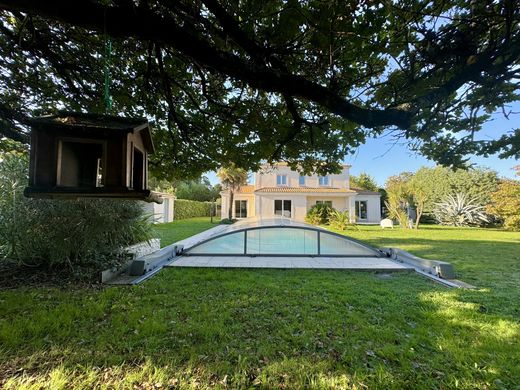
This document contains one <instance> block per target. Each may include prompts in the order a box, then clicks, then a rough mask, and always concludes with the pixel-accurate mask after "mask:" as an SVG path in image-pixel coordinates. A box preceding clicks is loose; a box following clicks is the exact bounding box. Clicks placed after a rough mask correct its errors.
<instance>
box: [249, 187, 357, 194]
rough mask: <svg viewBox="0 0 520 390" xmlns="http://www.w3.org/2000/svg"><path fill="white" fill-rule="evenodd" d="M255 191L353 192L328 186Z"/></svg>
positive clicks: (260, 190) (258, 190) (267, 188)
mask: <svg viewBox="0 0 520 390" xmlns="http://www.w3.org/2000/svg"><path fill="white" fill-rule="evenodd" d="M255 192H275V193H281V192H283V193H309V192H311V193H315V192H322V193H339V194H349V193H354V191H352V190H347V189H344V188H330V187H262V188H259V189H257V190H256V191H255Z"/></svg>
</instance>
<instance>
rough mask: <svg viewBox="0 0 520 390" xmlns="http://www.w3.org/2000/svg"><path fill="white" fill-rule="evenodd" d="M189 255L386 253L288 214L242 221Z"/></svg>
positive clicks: (378, 254)
mask: <svg viewBox="0 0 520 390" xmlns="http://www.w3.org/2000/svg"><path fill="white" fill-rule="evenodd" d="M183 254H184V255H187V256H190V255H191V256H197V255H215V256H220V255H222V256H229V255H233V256H263V255H270V256H312V257H315V256H329V257H330V256H339V257H349V256H350V257H383V256H385V255H384V254H383V252H381V251H379V250H378V249H375V248H372V247H370V246H368V245H367V244H364V243H361V242H359V241H356V240H354V239H352V238H349V237H346V236H344V235H340V234H336V233H333V232H330V231H328V230H325V229H322V228H318V227H315V226H313V225H309V224H306V223H301V222H294V221H292V220H289V219H287V218H270V219H259V218H252V219H248V220H244V221H240V222H238V223H236V224H234V225H230V227H229V228H227V229H226V230H224V231H223V232H220V233H219V234H218V235H216V236H213V237H210V238H208V239H206V240H204V241H202V242H200V243H198V244H197V245H195V246H193V247H191V248H188V249H187V250H185V252H184V253H183Z"/></svg>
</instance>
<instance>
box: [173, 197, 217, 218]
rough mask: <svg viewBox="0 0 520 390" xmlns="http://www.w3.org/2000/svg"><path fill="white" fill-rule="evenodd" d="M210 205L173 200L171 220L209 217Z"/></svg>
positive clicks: (193, 201)
mask: <svg viewBox="0 0 520 390" xmlns="http://www.w3.org/2000/svg"><path fill="white" fill-rule="evenodd" d="M211 205H212V203H211V202H198V201H195V200H186V199H175V202H174V217H173V218H174V219H186V218H195V217H209V216H210V215H211V214H210V213H211Z"/></svg>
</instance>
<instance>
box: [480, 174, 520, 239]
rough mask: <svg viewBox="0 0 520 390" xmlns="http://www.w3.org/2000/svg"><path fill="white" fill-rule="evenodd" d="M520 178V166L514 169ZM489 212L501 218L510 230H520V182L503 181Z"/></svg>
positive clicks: (488, 209)
mask: <svg viewBox="0 0 520 390" xmlns="http://www.w3.org/2000/svg"><path fill="white" fill-rule="evenodd" d="M513 169H515V170H516V175H517V176H520V165H518V166H516V167H513ZM487 212H488V213H490V214H493V215H496V216H498V217H500V218H501V219H502V220H503V221H504V226H505V228H506V229H509V230H517V231H518V230H520V180H511V179H502V180H501V181H500V183H499V185H498V188H497V190H496V191H495V192H493V193H492V194H491V202H490V204H489V205H488V207H487Z"/></svg>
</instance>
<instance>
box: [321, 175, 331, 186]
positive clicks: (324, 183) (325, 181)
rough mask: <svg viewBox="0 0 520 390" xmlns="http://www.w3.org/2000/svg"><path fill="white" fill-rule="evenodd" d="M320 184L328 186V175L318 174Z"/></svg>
mask: <svg viewBox="0 0 520 390" xmlns="http://www.w3.org/2000/svg"><path fill="white" fill-rule="evenodd" d="M319 183H320V186H328V185H329V177H328V176H320V177H319Z"/></svg>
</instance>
